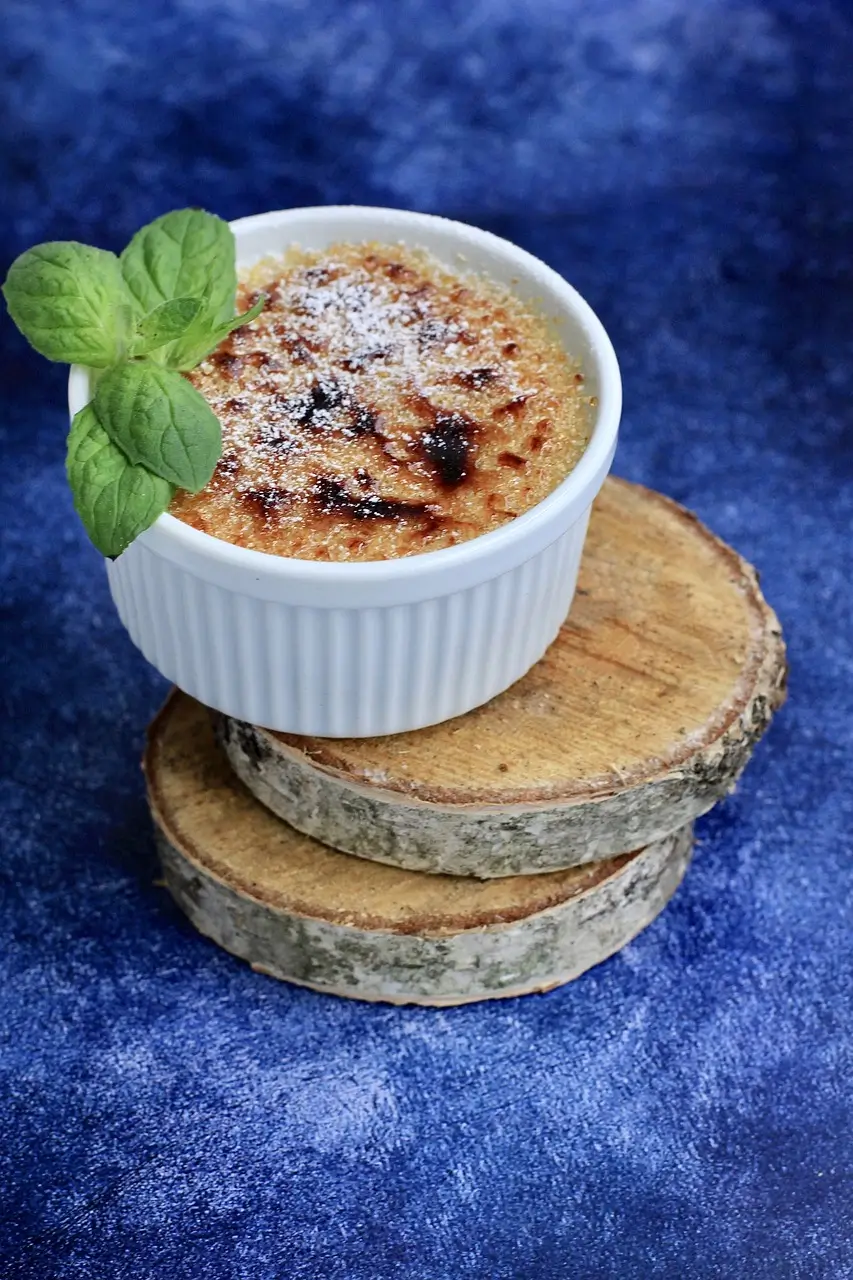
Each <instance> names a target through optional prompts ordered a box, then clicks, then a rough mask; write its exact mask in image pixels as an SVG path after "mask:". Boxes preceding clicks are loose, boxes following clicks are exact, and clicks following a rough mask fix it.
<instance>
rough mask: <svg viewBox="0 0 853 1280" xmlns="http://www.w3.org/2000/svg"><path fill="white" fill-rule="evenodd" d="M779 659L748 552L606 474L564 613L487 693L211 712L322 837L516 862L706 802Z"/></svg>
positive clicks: (454, 871) (358, 845)
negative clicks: (278, 721)
mask: <svg viewBox="0 0 853 1280" xmlns="http://www.w3.org/2000/svg"><path fill="white" fill-rule="evenodd" d="M448 660H449V661H452V654H449V655H448ZM785 674H786V665H785V650H784V645H783V643H782V636H781V631H780V628H779V624H778V621H777V619H776V616H775V614H774V613H773V611H772V609H770V608H769V606H768V605H767V604H766V603H765V601H764V599H763V597H762V595H761V592H760V590H759V587H758V579H757V577H756V574H755V572H754V570H753V569H752V568H751V566H750V565H748V564H747V563H746V562H745V561H744V560H742V559H741V558H740V556H738V555H737V554H736V553H735V552H734V551H733V550H732V549H731V548H730V547H728V546H726V544H725V543H723V542H721V541H720V540H719V539H718V538H715V537H714V536H713V534H711V533H710V532H709V531H708V530H707V529H706V528H705V527H704V526H703V525H702V524H700V523H699V521H698V520H697V519H696V518H695V517H694V516H693V515H691V514H690V513H689V512H688V511H685V510H684V508H682V507H679V506H678V505H677V504H676V503H674V502H671V501H669V500H668V499H667V498H664V497H662V496H661V495H660V494H657V493H653V492H652V491H650V490H648V489H644V488H641V487H639V486H636V485H631V484H627V483H626V482H624V481H616V480H610V481H608V483H607V484H606V485H605V487H604V490H603V491H602V494H601V496H600V498H599V500H598V502H597V503H596V505H595V507H594V509H593V514H592V520H591V523H590V530H589V535H588V538H587V544H586V549H585V553H584V561H583V565H582V568H581V576H580V583H579V587H578V594H577V597H576V599H575V603H574V605H573V608H572V612H571V617H570V619H569V621H568V622H567V624H566V625H565V626H564V627H563V629H562V631H561V632H560V634H559V636H558V638H557V640H556V641H555V643H554V644H553V645H552V647H551V648H550V649H549V651H548V653H547V654H546V655H545V657H544V658H543V659H542V661H541V662H539V663H538V664H537V665H536V666H535V667H534V668H533V670H532V671H530V672H529V673H528V675H526V676H525V677H524V678H523V679H522V680H520V681H519V682H518V683H517V684H516V685H514V686H513V687H512V688H511V689H509V690H508V691H507V692H506V693H504V694H501V695H500V697H498V698H495V699H494V700H493V701H492V702H490V703H488V704H487V705H486V706H484V707H480V708H479V709H478V710H476V711H472V712H469V713H468V714H467V715H465V716H460V717H459V718H458V719H456V720H451V721H448V722H446V723H444V724H440V725H436V726H434V727H432V728H429V729H421V730H418V731H417V732H415V733H404V734H398V735H395V736H393V737H387V738H373V739H357V740H356V739H353V740H340V739H335V740H332V739H317V738H299V737H295V736H290V735H284V734H275V733H271V732H268V731H266V730H263V729H257V728H254V727H253V726H250V725H247V724H244V723H241V722H238V721H233V720H228V719H226V718H218V720H217V731H218V733H219V735H220V738H221V741H222V743H223V745H224V747H225V750H226V752H227V753H228V756H229V758H230V760H231V763H232V765H233V766H234V768H235V769H236V771H237V773H238V774H239V776H240V777H241V778H242V779H243V781H244V782H245V783H246V785H247V786H248V787H249V788H250V790H251V791H253V792H254V794H255V795H256V796H257V797H258V798H259V799H260V800H261V801H262V802H263V803H264V804H265V805H267V806H269V808H271V809H272V810H273V811H274V812H275V813H277V814H278V815H279V816H280V817H283V818H285V819H286V820H287V821H288V822H289V823H291V824H292V825H293V826H295V827H297V828H298V829H299V830H300V831H303V832H305V833H307V834H308V835H312V836H314V837H315V838H317V839H318V840H322V841H323V842H324V843H326V844H330V845H333V846H334V847H335V848H338V849H342V850H344V851H346V852H348V853H353V854H357V855H358V856H360V857H362V858H374V859H378V860H379V861H382V862H387V863H390V864H392V865H396V866H399V867H405V868H408V869H410V870H416V871H430V872H440V873H441V872H443V873H447V874H451V875H469V876H478V877H481V878H487V877H493V876H508V875H519V874H530V873H534V872H546V871H552V870H555V869H558V868H564V867H569V866H575V865H579V864H582V863H586V862H589V861H594V860H596V859H599V858H609V857H612V856H613V855H614V854H618V853H623V852H625V851H627V850H630V849H637V848H639V847H641V846H643V845H646V844H649V843H651V842H653V841H656V840H660V839H661V838H662V837H664V836H666V835H668V834H670V833H671V832H673V831H675V830H677V829H678V828H680V827H682V826H684V825H685V824H687V823H690V822H692V821H693V820H694V819H695V818H696V817H698V816H699V815H700V814H702V813H704V812H706V811H707V810H708V809H710V808H711V806H712V805H713V804H714V803H715V802H716V801H717V800H719V799H720V798H721V797H722V796H723V795H725V794H726V792H728V791H729V790H731V788H732V787H733V785H734V783H735V780H736V779H737V777H738V775H739V774H740V772H741V770H742V769H743V767H744V765H745V764H746V762H747V760H748V758H749V756H750V753H751V752H752V749H753V747H754V745H755V743H756V741H757V739H758V738H759V737H760V736H761V734H762V733H763V732H764V730H765V729H766V727H767V725H768V723H769V721H770V718H771V716H772V714H773V712H774V711H775V710H776V708H777V707H778V706H779V705H780V704H781V702H782V701H783V698H784V681H785Z"/></svg>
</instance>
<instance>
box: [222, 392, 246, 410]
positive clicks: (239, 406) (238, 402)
mask: <svg viewBox="0 0 853 1280" xmlns="http://www.w3.org/2000/svg"><path fill="white" fill-rule="evenodd" d="M222 408H223V409H224V410H225V412H226V413H235V414H243V413H248V410H249V401H248V400H244V399H243V397H242V396H231V398H230V399H229V400H226V401H225V403H224V405H223V406H222Z"/></svg>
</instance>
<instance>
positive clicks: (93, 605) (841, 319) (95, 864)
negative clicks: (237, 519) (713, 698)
mask: <svg viewBox="0 0 853 1280" xmlns="http://www.w3.org/2000/svg"><path fill="white" fill-rule="evenodd" d="M0 50H2V53H0V60H2V86H0V94H2V112H0V122H2V124H0V129H2V147H0V189H2V193H3V194H2V203H3V205H4V214H5V217H4V219H3V225H2V246H1V248H2V252H1V253H0V259H2V267H3V270H5V266H6V265H7V264H8V262H9V261H11V259H12V257H13V256H14V255H15V254H17V253H18V252H20V251H21V250H22V249H23V248H25V247H27V246H28V245H30V244H32V243H34V242H36V241H39V240H44V239H48V238H73V237H77V238H80V239H83V240H86V241H89V242H93V243H96V244H100V245H102V246H104V247H109V248H114V249H117V248H120V247H121V246H122V245H123V244H124V243H125V241H126V240H127V239H128V238H129V236H130V234H131V233H132V232H133V231H134V229H135V228H136V227H137V226H139V225H140V224H141V223H143V222H145V221H147V220H148V219H150V218H151V217H153V216H155V215H156V214H158V213H160V212H163V211H164V210H166V209H168V208H171V207H174V206H177V205H182V204H185V203H200V204H203V205H206V206H208V207H209V208H211V209H214V210H216V211H217V212H219V213H220V214H222V215H224V216H226V217H236V216H239V215H242V214H247V213H251V212H255V211H259V210H264V209H270V208H278V207H281V206H288V205H295V204H304V203H314V202H317V203H320V202H334V201H356V202H366V203H376V204H391V205H400V206H406V207H411V208H416V209H425V210H431V211H437V212H441V213H447V214H450V215H453V216H457V217H460V218H463V219H467V220H469V221H472V222H474V223H477V224H479V225H481V226H485V227H488V228H490V229H492V230H494V231H497V232H499V233H501V234H503V235H506V236H509V237H511V238H512V239H514V240H516V241H518V242H519V243H520V244H522V245H524V246H525V247H526V248H528V249H530V250H532V251H533V252H534V253H536V254H538V255H540V256H541V257H542V258H544V259H545V260H546V261H547V262H549V263H550V264H551V265H552V266H554V267H556V268H557V270H558V271H560V272H562V273H563V274H565V275H566V276H567V277H568V279H570V280H571V281H572V282H573V283H575V284H576V285H577V286H578V287H579V288H580V290H581V291H582V292H583V293H584V294H585V295H586V296H587V297H588V298H589V300H590V301H591V303H592V304H593V306H594V307H595V308H596V309H597V310H598V311H599V313H600V315H601V316H602V318H603V320H604V321H605V323H606V325H607V326H608V328H609V329H610V332H611V334H612V336H613V339H614V342H615V345H616V348H617V350H618V352H619V355H620V357H621V361H622V365H623V370H624V377H625V391H626V412H625V419H624V431H623V438H622V444H621V447H620V452H619V456H618V462H617V470H618V471H619V472H621V473H622V474H623V475H627V476H629V477H632V478H635V479H640V480H643V481H644V482H646V483H648V484H651V485H654V486H657V487H659V488H661V489H663V490H664V491H665V492H667V493H669V494H671V495H673V496H674V497H676V498H678V499H680V500H681V501H683V502H685V503H687V504H688V505H689V506H691V507H693V508H694V509H696V510H697V511H698V512H699V513H700V514H701V516H702V517H703V518H704V519H705V520H707V521H708V523H709V524H710V525H711V526H712V527H713V528H714V529H715V530H717V531H718V532H719V533H720V534H721V535H722V536H723V537H725V538H727V539H728V540H730V541H731V542H732V543H733V544H734V545H735V546H736V547H737V548H738V549H739V550H740V551H741V552H742V553H743V554H744V555H746V556H747V557H749V558H750V559H751V560H753V561H754V562H755V563H756V564H757V565H758V566H759V568H760V569H761V571H762V575H763V582H764V586H765V589H766V592H767V595H768V597H769V599H770V600H771V601H772V603H773V604H774V605H775V606H776V608H777V609H778V611H779V613H780V615H781V617H782V619H783V622H784V625H785V628H786V632H787V637H788V640H789V642H790V653H791V660H792V680H791V700H790V703H789V705H788V706H787V708H786V709H785V711H784V712H783V713H782V714H781V716H780V717H779V719H778V721H777V723H776V724H775V725H774V727H773V729H772V730H771V732H770V734H769V737H768V738H767V739H766V740H765V741H764V743H763V744H762V745H761V748H760V749H759V751H758V753H757V756H756V758H755V760H754V762H753V763H752V765H751V767H750V769H749V771H748V774H747V776H746V778H745V780H744V782H743V784H742V785H741V787H740V788H739V790H738V792H737V794H736V795H734V796H733V797H732V798H731V799H730V800H728V801H727V802H726V803H725V804H724V805H723V806H722V807H721V808H720V809H719V810H718V811H717V812H715V813H714V814H712V815H711V816H710V817H708V818H707V819H706V820H704V821H703V822H701V823H700V827H699V835H700V839H701V843H700V846H699V851H698V856H697V858H696V861H695V864H694V866H693V869H692V870H691V872H690V873H689V875H688V878H687V880H686V882H685V884H684V886H683V888H682V890H681V891H680V893H679V894H678V896H677V898H676V899H675V901H674V902H673V903H672V905H671V906H670V907H669V908H668V909H667V911H666V912H665V913H664V915H663V916H662V917H661V918H660V919H659V920H658V921H657V923H656V924H655V925H654V926H653V927H652V928H651V929H649V930H648V932H647V933H645V934H643V936H642V937H640V938H639V939H638V940H637V941H636V942H634V943H632V944H631V945H630V946H629V947H628V948H627V949H626V950H625V951H624V952H623V953H622V954H621V955H620V956H618V957H617V958H615V959H613V960H611V961H609V962H608V963H607V964H605V965H603V966H601V967H600V968H598V969H597V970H595V971H593V972H592V973H590V974H588V975H587V976H586V977H584V978H583V979H582V980H581V981H579V982H577V983H576V984H574V985H572V986H570V987H568V988H566V989H565V990H563V991H558V992H555V993H553V994H551V995H548V996H541V997H533V998H529V999H527V1000H520V1001H509V1002H507V1003H502V1004H494V1005H483V1006H479V1007H476V1006H475V1007H470V1008H465V1009H461V1010H457V1011H453V1010H451V1011H446V1012H431V1011H427V1010H413V1009H391V1008H382V1007H369V1006H365V1005H359V1004H352V1003H347V1002H344V1001H340V1000H335V999H329V998H323V997H320V996H316V995H313V994H311V993H310V992H307V991H301V990H296V989H291V988H289V987H287V986H283V985H279V984H277V983H275V982H273V981H271V980H267V979H265V978H262V977H258V976H255V975H253V974H252V973H251V972H250V971H249V970H248V969H247V968H246V967H244V966H243V965H242V964H240V963H238V962H237V961H236V960H232V959H231V958H230V957H229V956H227V955H225V954H223V953H221V952H219V951H217V950H216V948H215V947H214V946H212V945H211V944H209V943H208V942H206V941H204V940H203V939H202V938H200V937H198V936H197V935H196V934H195V933H194V932H193V931H192V929H191V928H190V927H189V926H188V924H186V923H185V921H184V920H183V919H182V917H181V916H180V915H179V913H178V912H177V910H176V909H175V908H174V907H173V906H172V905H171V903H170V900H169V899H168V897H167V896H166V894H165V893H164V891H163V890H161V889H159V888H157V887H156V886H155V884H154V881H155V878H156V866H155V861H154V855H153V849H152V842H151V838H150V833H149V825H148V821H147V814H146V810H145V804H144V800H143V791H142V781H141V777H140V773H139V768H138V758H139V752H140V746H141V741H142V734H143V729H144V726H145V723H146V721H147V720H148V718H149V717H150V715H151V713H152V712H153V710H154V709H155V707H156V706H157V704H158V702H159V701H160V699H161V698H162V696H163V693H164V685H163V682H162V681H161V680H160V679H159V677H158V676H157V675H155V674H154V673H153V672H152V671H151V670H150V669H149V668H148V667H147V666H146V664H145V663H144V661H143V660H142V658H141V657H140V656H139V655H138V654H137V653H136V652H135V651H134V649H133V648H132V646H131V644H130V642H129V640H128V639H127V637H126V636H125V635H124V633H123V632H122V630H121V628H120V626H119V623H118V621H117V618H116V616H115V613H114V611H113V608H112V606H111V604H110V600H109V597H108V593H107V587H106V581H105V576H104V572H103V567H102V565H101V563H100V561H99V559H98V557H97V555H96V553H95V552H94V551H93V550H92V548H91V547H90V546H89V545H88V544H87V542H86V541H85V538H84V536H83V533H82V531H81V529H80V527H79V525H78V524H77V522H76V520H75V517H74V515H73V512H72V508H71V502H70V498H69V495H68V493H67V491H66V487H65V483H64V478H63V448H64V434H65V429H66V416H65V408H64V396H65V388H64V375H63V372H62V371H61V370H60V369H58V368H53V367H49V366H47V365H46V364H45V363H44V362H42V361H41V360H39V359H38V358H37V357H35V356H34V355H32V354H31V353H30V352H29V351H28V350H27V348H26V346H25V344H24V343H23V341H22V340H21V339H20V338H19V337H18V335H17V333H16V332H15V331H14V330H13V328H12V326H11V324H10V323H9V322H8V320H5V319H4V320H3V321H2V325H0V329H2V367H0V374H2V382H3V388H2V416H0V429H2V438H3V445H4V449H5V458H4V465H3V467H2V473H0V485H2V491H3V500H4V525H5V527H4V538H3V553H2V555H3V583H4V585H3V594H2V618H3V628H4V639H5V642H6V655H7V658H6V665H5V668H4V673H3V680H2V713H3V716H4V720H5V727H4V730H3V733H2V738H0V750H2V757H3V766H4V768H3V780H2V795H1V796H0V830H2V837H3V854H2V861H0V888H2V894H3V907H2V915H0V930H2V944H0V965H2V984H0V1071H2V1081H0V1274H2V1275H3V1276H4V1277H7V1276H8V1277H27V1278H28V1280H42V1278H47V1277H54V1276H55V1277H63V1278H65V1277H81V1278H86V1280H90V1278H95V1277H98V1278H100V1277H109V1278H110V1280H114V1278H115V1280H122V1278H124V1277H133V1278H136V1277H140V1278H142V1277H154V1276H156V1277H166V1278H167V1280H171V1278H172V1277H180V1278H182V1277H193V1278H194V1280H202V1278H204V1280H206V1278H208V1277H209V1278H211V1280H225V1278H231V1277H239V1278H243V1277H245V1278H246V1280H267V1278H272V1277H276V1278H278V1277H299V1278H302V1277H304V1278H306V1280H327V1278H328V1280H332V1278H334V1280H338V1278H340V1280H386V1278H388V1280H390V1278H391V1277H402V1276H405V1277H411V1278H412V1280H443V1278H445V1277H448V1278H452V1280H468V1278H471V1280H481V1278H485V1280H519V1278H524V1280H527V1278H529V1280H551V1278H552V1277H571V1278H575V1277H577V1278H579V1280H598V1278H602V1280H604V1278H608V1280H609V1278H611V1277H613V1278H618V1280H633V1278H634V1277H636V1278H637V1280H647V1278H650V1277H664V1278H666V1280H670V1278H671V1280H682V1278H690V1280H692V1278H696V1280H700V1278H701V1280H704V1278H705V1277H708V1278H710V1277H738V1278H739V1277H742V1276H750V1277H753V1278H754V1280H764V1278H765V1277H766V1278H767V1280H771V1278H772V1280H780V1278H784V1277H808V1278H809V1280H816V1278H823V1277H827V1278H828V1277H832V1278H833V1280H838V1278H840V1277H849V1276H853V1227H851V1215H852V1214H853V1184H851V1164H853V1124H851V1119H852V1117H851V1097H850V1094H851V1059H852V1058H853V1053H852V1052H851V1050H852V1049H853V1036H851V1020H853V1003H852V1002H851V994H853V972H851V965H853V940H851V923H853V903H851V838H850V822H851V810H853V799H851V782H853V770H851V751H850V748H851V739H853V687H851V674H853V626H851V621H852V620H851V590H850V581H851V538H850V529H851V514H852V513H853V446H852V445H851V433H850V417H851V407H850V406H851V393H853V325H851V321H853V282H851V265H853V264H851V256H852V255H851V207H853V145H851V133H850V128H851V116H853V108H851V89H850V85H851V71H850V68H851V63H853V16H851V9H850V7H849V6H848V5H847V4H845V3H843V0H814V3H808V2H807V0H778V3H772V2H771V0H705V2H704V3H698V2H696V3H694V0H595V2H594V3H583V2H582V0H397V3H392V2H390V0H389V3H386V4H382V3H378V2H373V0H359V2H358V3H351V4H347V3H342V2H339V3H336V2H335V0H311V2H310V3H308V2H307V0H290V2H285V0H251V2H250V0H173V2H172V3H165V2H164V0H146V3H145V4H139V5H131V4H129V3H124V4H121V3H109V2H108V0H5V3H4V5H3V6H2V14H0Z"/></svg>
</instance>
